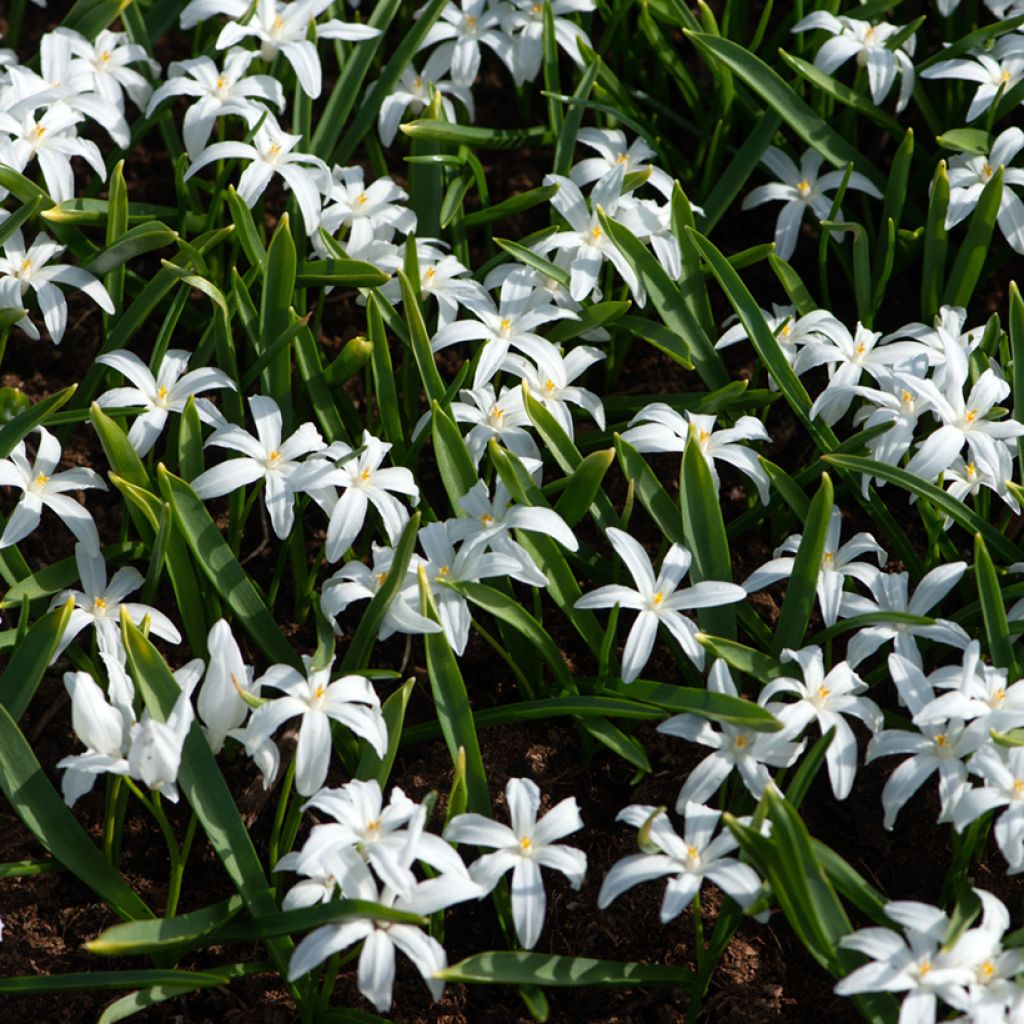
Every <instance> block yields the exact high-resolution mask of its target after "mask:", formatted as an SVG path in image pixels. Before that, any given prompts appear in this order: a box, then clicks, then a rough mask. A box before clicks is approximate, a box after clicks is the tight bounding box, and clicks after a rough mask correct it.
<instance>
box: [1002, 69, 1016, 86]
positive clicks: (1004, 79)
mask: <svg viewBox="0 0 1024 1024" xmlns="http://www.w3.org/2000/svg"><path fill="white" fill-rule="evenodd" d="M1012 77H1013V76H1012V75H1011V74H1010V72H1009V71H1007V70H1006V69H1005V68H1004V69H1003V70H1002V71H1001V72H1000V73H999V81H1000V82H1001V83H1003V84H1005V83H1006V82H1008V81H1009V80H1010V79H1011V78H1012Z"/></svg>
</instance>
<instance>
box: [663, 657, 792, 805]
mask: <svg viewBox="0 0 1024 1024" xmlns="http://www.w3.org/2000/svg"><path fill="white" fill-rule="evenodd" d="M708 690H710V691H711V692H712V693H724V694H726V695H727V696H729V697H739V691H738V690H737V689H736V684H735V683H734V682H733V679H732V675H731V674H730V673H729V666H728V665H726V663H725V662H724V661H722V660H721V659H720V658H719V659H718V660H717V661H716V662H715V663H714V665H712V666H711V671H710V673H708ZM658 732H663V733H665V734H666V735H667V736H678V737H680V738H681V739H684V740H688V741H689V742H690V743H699V744H701V745H702V746H705V747H711V748H712V753H710V754H708V756H707V757H705V758H704V760H703V761H701V763H700V764H699V765H697V767H696V768H694V769H693V771H692V772H690V774H689V776H688V777H687V779H686V782H685V783H684V784H683V788H682V789H680V790H679V796H678V797H677V799H676V813H677V814H682V813H684V812H685V810H686V805H687V804H688V803H703V802H704V801H705V800H707V799H708V797H710V796H711V795H712V794H713V793H714V792H715V790H717V789H718V788H719V786H721V785H722V783H723V782H724V781H725V780H726V779H727V778H728V777H729V776H730V775H731V774H732V773H733V772H734V771H736V772H739V775H740V778H741V779H742V780H743V785H744V786H746V788H747V790H748V791H749V792H750V794H751V795H752V796H753V797H754V799H755V800H760V799H761V794H762V793H764V789H765V786H767V785H768V783H769V782H771V775H770V774H769V773H768V767H766V766H770V767H772V768H786V767H788V766H789V765H791V764H792V763H793V762H794V761H795V760H796V759H797V758H798V757H799V756H800V755H801V754H802V753H803V749H804V746H805V743H804V742H803V741H801V742H800V743H794V742H793V741H792V740H791V739H790V738H789V737H788V736H787V735H786V734H785V733H784V732H775V733H769V732H754V731H753V730H750V729H744V728H743V727H742V726H738V725H730V724H729V723H728V722H722V723H721V731H719V732H715V730H714V729H713V728H712V726H711V723H710V722H709V721H708V720H707V719H706V718H701V717H700V716H699V715H691V714H682V715H673V716H672V717H671V718H669V719H666V720H665V721H664V722H662V723H661V724H660V725H659V726H658Z"/></svg>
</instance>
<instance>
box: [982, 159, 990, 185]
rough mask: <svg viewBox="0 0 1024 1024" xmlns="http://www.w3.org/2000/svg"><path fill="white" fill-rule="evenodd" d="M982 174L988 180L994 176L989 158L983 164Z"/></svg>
mask: <svg viewBox="0 0 1024 1024" xmlns="http://www.w3.org/2000/svg"><path fill="white" fill-rule="evenodd" d="M981 176H982V177H983V178H984V179H985V180H986V181H988V179H989V178H991V177H992V165H991V164H990V163H989V162H988V161H987V160H986V161H985V162H984V163H983V164H982V165H981Z"/></svg>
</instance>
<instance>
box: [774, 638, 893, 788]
mask: <svg viewBox="0 0 1024 1024" xmlns="http://www.w3.org/2000/svg"><path fill="white" fill-rule="evenodd" d="M782 660H783V661H792V662H796V664H797V665H799V667H800V672H801V675H802V676H803V678H802V679H795V678H792V677H790V676H784V677H782V678H779V679H773V680H772V681H771V682H770V683H768V685H767V686H765V688H764V689H763V690H762V691H761V695H760V697H759V698H758V703H760V704H761V705H762V706H763V707H766V708H767V709H768V710H769V711H771V712H772V713H773V714H774V715H775V716H776V717H777V718H778V719H779V721H780V722H782V724H783V725H784V726H785V728H786V731H787V732H788V733H789V735H790V736H791V737H795V736H799V735H800V734H801V733H802V732H803V731H804V729H806V728H807V726H808V725H810V724H811V722H817V723H818V727H819V728H820V729H821V731H822V733H826V732H828V731H829V729H835V735H834V736H833V737H832V742H831V743H830V744H829V747H828V751H827V752H826V754H825V761H826V763H827V765H828V777H829V781H830V782H831V783H832V792H833V794H834V795H835V798H836V799H837V800H845V799H846V798H847V797H848V796H849V795H850V790H851V789H852V787H853V780H854V777H855V776H856V774H857V738H856V736H854V734H853V730H852V729H851V728H850V725H849V723H848V722H847V721H846V718H845V717H844V716H846V715H853V716H854V717H855V718H859V719H860V720H861V721H862V722H863V723H864V724H865V725H866V726H867V727H868V728H869V729H870V730H871V731H872V733H875V732H878V730H879V729H880V728H881V727H882V712H881V711H880V710H879V707H878V705H877V704H876V703H875V702H874V701H873V700H871V699H870V698H869V697H865V696H863V694H865V693H866V692H867V689H868V687H867V684H866V683H865V682H864V680H863V679H861V678H860V676H858V675H857V673H856V672H854V671H853V669H852V668H850V666H849V665H847V663H846V662H845V661H841V662H839V664H838V665H834V666H833V667H832V669H831V671H830V672H828V673H826V672H825V659H824V656H823V654H822V651H821V648H820V647H804V648H803V649H802V650H799V651H793V650H789V649H786V650H784V651H783V652H782ZM779 695H785V696H792V697H796V700H795V701H794V702H792V703H786V704H774V703H772V701H773V698H775V697H776V696H779Z"/></svg>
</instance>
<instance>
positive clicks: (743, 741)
mask: <svg viewBox="0 0 1024 1024" xmlns="http://www.w3.org/2000/svg"><path fill="white" fill-rule="evenodd" d="M747 742H748V741H747V737H746V736H742V735H741V736H737V737H736V749H737V750H742V749H743V748H744V747H745V746H746V745H747Z"/></svg>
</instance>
